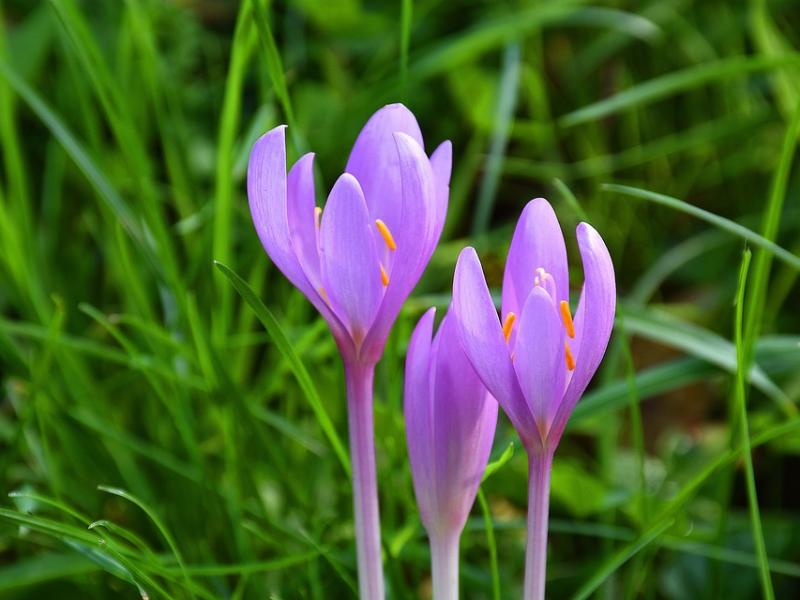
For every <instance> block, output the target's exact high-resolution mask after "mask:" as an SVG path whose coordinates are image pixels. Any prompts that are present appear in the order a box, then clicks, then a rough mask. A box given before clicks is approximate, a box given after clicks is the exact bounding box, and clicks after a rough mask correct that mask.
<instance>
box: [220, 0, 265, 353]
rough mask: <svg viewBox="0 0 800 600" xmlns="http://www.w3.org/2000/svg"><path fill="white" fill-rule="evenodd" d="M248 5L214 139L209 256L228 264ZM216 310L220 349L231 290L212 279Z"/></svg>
mask: <svg viewBox="0 0 800 600" xmlns="http://www.w3.org/2000/svg"><path fill="white" fill-rule="evenodd" d="M251 20H252V11H251V2H242V3H241V5H240V7H239V14H238V16H237V18H236V28H235V29H234V32H233V42H232V47H231V58H230V62H229V64H228V71H227V76H226V78H225V95H224V98H223V101H222V110H221V111H220V118H219V134H218V136H217V161H216V173H215V175H216V177H215V180H214V229H213V231H214V233H213V239H212V243H211V252H212V256H214V257H215V258H216V259H217V260H220V261H222V262H230V258H231V251H232V250H231V248H232V242H231V239H232V238H231V234H232V232H233V227H232V224H233V208H234V207H233V166H234V156H233V148H234V144H235V142H236V133H237V131H238V128H239V119H240V116H241V110H242V92H243V88H244V80H245V75H246V72H247V65H248V63H249V62H250V58H251V57H252V54H253V49H254V47H255V36H254V35H253V28H252V22H251ZM214 281H215V283H216V290H215V292H216V297H217V302H216V308H215V310H214V318H213V323H212V330H213V337H212V339H213V340H214V342H215V344H216V345H219V346H221V345H222V344H223V342H224V340H225V336H226V335H227V333H228V329H229V328H230V322H231V314H232V310H233V308H232V301H233V299H232V296H231V288H230V286H229V285H228V284H227V283H226V282H225V280H224V279H223V278H222V277H221V276H220V275H216V277H215V279H214Z"/></svg>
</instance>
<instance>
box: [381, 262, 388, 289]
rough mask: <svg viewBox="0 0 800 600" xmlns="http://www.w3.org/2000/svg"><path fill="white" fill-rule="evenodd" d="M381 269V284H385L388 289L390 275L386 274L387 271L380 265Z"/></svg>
mask: <svg viewBox="0 0 800 600" xmlns="http://www.w3.org/2000/svg"><path fill="white" fill-rule="evenodd" d="M380 267H381V283H382V284H383V287H386V286H387V285H389V275H388V274H387V273H386V269H384V268H383V265H380Z"/></svg>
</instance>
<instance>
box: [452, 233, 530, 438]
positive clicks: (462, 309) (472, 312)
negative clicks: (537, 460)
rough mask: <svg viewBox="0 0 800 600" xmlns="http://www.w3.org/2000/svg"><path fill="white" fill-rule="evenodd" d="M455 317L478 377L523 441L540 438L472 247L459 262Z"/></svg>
mask: <svg viewBox="0 0 800 600" xmlns="http://www.w3.org/2000/svg"><path fill="white" fill-rule="evenodd" d="M453 314H454V315H455V317H456V324H457V330H458V337H459V340H460V341H461V347H462V348H463V349H464V353H465V354H466V355H467V358H469V361H470V363H471V364H472V368H473V369H475V372H476V373H477V374H478V377H480V378H481V381H483V384H484V385H485V386H486V388H487V389H488V390H489V393H491V394H492V395H493V396H494V397H495V398H497V401H498V402H499V403H500V406H502V407H503V410H504V411H505V412H506V414H507V415H508V418H509V419H511V422H512V423H513V425H514V428H515V429H516V430H517V431H518V432H519V434H520V436H521V437H522V438H523V441H526V443H527V441H532V439H533V438H532V436H535V437H536V438H537V439H538V430H537V429H536V424H535V422H534V420H533V415H532V414H531V411H530V408H529V407H528V405H527V403H526V402H525V398H524V396H523V395H522V391H521V390H520V387H519V384H518V383H517V375H516V373H515V371H514V365H513V364H512V363H511V355H510V352H509V349H508V346H507V345H506V342H505V339H504V338H503V331H502V328H501V327H500V321H499V320H498V318H497V311H496V310H495V307H494V303H493V302H492V297H491V296H490V295H489V288H488V287H486V280H485V279H484V277H483V270H482V269H481V263H480V261H479V260H478V255H477V254H476V253H475V249H474V248H471V247H467V248H464V249H463V250H462V251H461V254H460V255H459V257H458V262H457V263H456V272H455V277H454V280H453Z"/></svg>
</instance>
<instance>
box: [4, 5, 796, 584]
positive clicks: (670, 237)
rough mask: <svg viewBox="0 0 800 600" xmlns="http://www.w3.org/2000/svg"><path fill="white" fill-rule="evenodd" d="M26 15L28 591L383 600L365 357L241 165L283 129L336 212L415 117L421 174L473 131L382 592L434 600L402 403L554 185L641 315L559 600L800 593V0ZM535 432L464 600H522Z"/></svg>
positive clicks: (559, 540)
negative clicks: (323, 305) (354, 465)
mask: <svg viewBox="0 0 800 600" xmlns="http://www.w3.org/2000/svg"><path fill="white" fill-rule="evenodd" d="M0 11H1V13H0V14H2V19H0V22H2V33H0V313H1V314H2V317H0V384H1V385H2V388H0V491H2V492H3V497H5V494H6V493H9V494H10V496H9V497H8V498H6V499H4V500H2V501H0V506H2V508H0V597H2V598H14V599H22V598H81V599H86V598H136V597H138V595H141V596H142V597H149V598H153V599H155V598H192V597H194V598H312V599H317V598H320V599H321V598H348V597H354V596H355V591H354V590H355V581H356V572H355V551H354V542H353V526H352V511H351V496H350V491H349V481H348V476H347V472H346V470H345V468H344V464H345V462H346V461H345V460H343V459H342V458H343V454H342V453H341V447H342V446H343V445H345V441H346V439H347V430H346V418H345V412H344V411H345V402H344V384H343V376H342V367H341V364H340V360H339V357H338V355H337V352H336V349H335V346H334V344H333V341H332V339H331V337H330V335H329V333H328V331H327V329H326V327H325V325H324V323H323V322H322V321H321V319H319V318H318V316H317V315H316V314H315V312H314V311H313V309H312V308H311V307H310V306H309V305H308V303H307V302H306V301H305V299H304V298H303V297H302V296H301V295H300V294H299V293H298V292H297V291H296V290H294V289H293V288H292V287H291V285H289V284H288V283H287V282H286V281H285V279H284V278H283V277H282V276H281V274H280V273H279V272H277V270H276V269H275V268H274V267H273V265H272V264H271V263H270V261H269V259H268V258H267V257H266V255H265V254H264V253H263V251H262V249H261V247H260V245H259V243H258V239H257V237H256V235H255V232H254V230H253V227H252V224H251V222H250V219H249V213H248V208H247V202H246V197H245V192H244V187H245V186H244V176H245V169H246V160H247V155H248V152H249V148H250V146H251V144H252V142H253V141H254V140H255V138H256V137H257V136H258V135H259V134H260V133H262V132H264V131H265V130H267V129H269V128H271V127H273V126H275V125H276V124H279V123H288V124H289V126H290V130H289V131H290V133H289V138H288V139H289V140H290V148H289V154H290V158H291V159H292V160H294V159H295V158H296V157H297V156H299V154H300V153H302V152H306V151H308V150H314V151H316V152H317V165H318V187H317V190H318V192H317V193H318V202H322V199H323V198H324V193H325V191H327V190H328V189H330V185H331V184H332V182H333V181H334V180H335V177H336V176H337V174H338V173H340V172H341V171H342V169H343V168H344V164H345V162H346V159H347V154H348V152H349V148H350V146H351V144H352V142H353V141H354V139H355V136H356V134H357V133H358V130H359V129H360V127H361V126H362V124H363V123H364V122H365V121H366V119H367V118H368V117H369V115H370V114H372V112H374V111H375V110H376V109H378V108H379V107H380V106H382V105H383V104H386V103H389V102H396V101H402V102H405V103H406V104H407V105H408V106H409V107H410V108H411V109H412V110H413V111H414V112H415V113H416V115H417V117H418V119H419V121H420V124H421V126H422V130H423V132H424V135H425V138H426V143H427V149H428V151H430V150H432V149H433V148H434V147H435V145H436V144H438V143H439V142H440V141H442V140H443V139H447V138H449V139H452V140H453V144H454V172H453V181H452V194H451V199H450V211H449V215H448V220H447V224H446V229H445V233H444V235H443V240H442V243H441V244H440V247H439V249H438V250H437V252H436V254H435V255H434V258H433V260H432V262H431V264H430V266H429V268H428V270H427V273H426V276H425V278H424V279H423V281H422V282H421V283H420V285H419V286H418V288H417V290H416V291H415V293H414V295H413V296H412V297H411V299H410V300H409V301H408V303H407V304H406V307H405V309H404V312H403V313H402V315H401V317H400V319H399V320H398V323H397V325H396V327H395V329H394V333H393V335H392V338H391V339H390V342H389V344H388V346H387V351H386V355H385V357H384V360H383V361H382V362H381V363H380V365H379V367H378V372H377V375H376V381H377V385H376V429H377V438H378V444H377V445H378V470H379V479H380V489H381V510H382V518H383V542H384V549H385V567H386V575H387V587H388V589H389V590H390V594H391V598H396V599H400V598H409V599H410V598H419V597H421V598H425V597H429V595H430V582H429V575H428V573H429V567H428V560H429V557H428V549H427V541H426V538H425V535H424V531H423V529H422V527H421V525H420V523H419V519H418V516H417V513H416V506H415V502H414V498H413V493H412V488H411V479H410V472H409V469H408V463H407V459H406V449H405V437H404V429H403V419H402V411H401V408H402V365H403V359H404V354H405V347H406V344H407V340H408V337H409V334H410V331H411V328H412V327H413V325H414V323H415V321H416V319H417V318H418V317H419V315H420V314H421V312H422V311H423V310H424V309H425V308H426V307H428V306H429V305H431V304H435V305H437V306H440V307H445V306H446V305H447V302H448V300H449V292H450V286H451V278H452V269H453V265H454V261H455V257H456V255H457V253H458V251H459V250H460V248H461V247H463V246H464V245H466V244H473V245H475V246H476V248H477V249H478V252H479V254H480V255H481V258H482V260H483V262H484V266H485V268H486V271H487V276H488V279H489V282H490V285H493V286H495V287H499V284H500V282H501V277H502V265H503V261H504V258H505V253H506V249H507V244H508V241H509V238H510V233H511V231H512V227H513V224H514V221H515V219H516V216H517V215H518V213H519V211H520V209H521V208H522V206H524V204H525V202H526V201H527V200H528V199H530V198H532V197H536V196H545V197H547V198H548V199H549V200H550V201H551V202H552V203H553V204H554V206H555V208H556V211H557V213H558V215H559V217H560V219H561V222H562V224H563V227H564V230H565V233H566V235H567V240H568V247H569V253H570V257H571V260H572V261H573V269H574V270H573V282H578V281H580V278H581V272H580V262H579V260H578V257H577V252H576V248H575V243H574V236H573V235H572V232H574V226H575V224H576V223H577V222H578V221H579V220H584V219H585V220H588V221H590V222H591V223H592V224H594V225H595V227H596V228H597V229H598V230H599V231H601V232H602V234H603V236H604V237H605V239H606V240H607V243H608V245H609V248H610V250H611V253H612V256H613V258H614V261H615V265H616V269H617V276H618V288H619V292H620V301H619V311H618V312H619V315H618V317H619V318H618V321H617V328H616V332H615V334H614V336H613V338H612V345H611V348H610V350H609V353H608V355H607V358H606V360H605V362H604V365H603V367H601V371H600V372H599V373H598V375H597V376H596V378H595V382H594V384H593V386H592V387H591V388H590V391H589V393H588V394H587V395H586V397H585V398H584V399H583V401H582V402H581V403H580V404H579V406H578V408H577V410H576V411H575V414H574V417H573V419H572V421H571V425H570V427H571V428H570V432H569V433H568V434H567V436H566V437H565V439H564V441H563V442H562V444H561V447H560V448H559V450H558V453H557V458H556V464H555V472H554V476H553V489H552V495H553V498H552V511H551V534H550V553H549V557H548V595H549V596H550V597H553V598H562V597H563V598H568V597H577V598H585V597H589V596H594V597H597V598H670V599H672V598H675V599H677V598H681V599H685V598H719V597H725V598H728V599H736V598H753V597H760V596H765V597H769V596H770V594H771V590H774V594H775V595H776V596H777V597H780V598H791V597H797V596H798V595H800V558H799V557H800V484H799V483H798V472H800V456H799V454H800V417H798V411H797V407H796V403H797V400H798V397H800V336H798V327H800V315H798V310H797V307H798V306H800V294H799V293H798V287H797V285H796V281H797V274H798V268H799V267H800V258H798V254H800V242H798V239H800V237H798V232H799V231H800V205H799V204H798V180H797V177H796V175H794V174H793V171H792V162H793V157H794V154H795V145H796V142H797V137H798V115H799V114H800V113H798V107H800V54H798V53H797V51H796V48H797V47H798V44H800V7H798V6H797V3H796V2H792V1H790V0H775V1H770V2H766V1H764V0H753V1H749V2H745V1H741V2H727V1H725V0H703V1H700V0H694V1H692V0H652V1H635V0H629V1H624V0H620V1H613V0H609V1H607V2H596V3H590V2H580V1H563V2H545V1H539V2H535V1H534V2H527V3H524V2H513V1H502V2H500V1H491V0H480V1H479V0H468V1H457V2H443V1H440V0H422V1H414V0H402V1H400V2H380V1H378V0H374V1H364V2H361V1H359V0H297V1H294V2H288V3H284V2H275V3H272V4H268V3H267V2H264V1H262V0H253V1H250V0H247V1H244V2H241V3H237V2H224V1H221V0H219V1H215V0H173V1H167V0H125V1H122V0H106V1H100V0H86V1H79V0H52V1H50V2H28V1H24V0H2V1H1V2H0ZM608 184H612V187H608ZM621 185H624V186H628V187H625V188H622V187H618V186H621ZM613 186H617V187H613ZM653 193H659V194H665V195H667V196H669V197H671V198H672V199H669V198H667V199H666V200H665V199H664V198H663V197H661V196H656V195H653ZM665 204H666V205H665ZM696 209H702V210H704V211H709V212H708V213H698V212H697V211H696ZM692 211H695V212H694V213H693V212H692ZM715 215H716V217H715ZM716 218H721V219H722V220H717V221H715V219H716ZM770 244H778V245H779V246H781V248H778V249H777V250H776V248H775V247H774V245H772V246H771V245H770ZM745 246H748V247H749V248H751V249H752V250H753V259H752V262H751V263H750V268H749V272H748V274H747V277H746V278H745V279H743V280H742V286H740V288H737V283H738V282H739V271H740V268H739V266H740V263H741V262H742V256H743V254H742V253H743V250H744V248H745ZM214 260H217V261H220V262H221V263H224V264H225V265H227V266H228V267H229V268H230V269H232V270H233V271H234V272H235V273H238V276H239V277H241V278H242V280H243V281H244V282H246V283H240V284H239V286H240V290H239V291H237V289H236V288H235V287H234V286H233V285H232V284H231V281H230V280H229V278H228V277H226V276H225V274H224V273H222V272H221V271H220V270H219V269H217V268H215V267H214ZM234 279H235V278H234ZM247 286H249V288H251V289H252V290H253V291H254V292H255V295H254V296H252V297H251V298H250V301H251V302H250V303H248V302H246V301H245V300H243V298H242V294H241V293H240V292H243V293H244V295H245V296H247V295H248V288H247ZM737 289H740V291H742V292H743V294H744V299H745V302H744V306H743V307H742V305H741V304H739V305H737V306H739V308H741V309H742V315H743V316H742V321H743V324H742V326H741V327H740V328H737V327H736V326H735V316H736V310H735V306H734V298H735V297H736V295H737ZM577 291H578V288H577V286H576V287H575V288H574V289H573V293H574V294H576V293H577ZM256 297H257V298H260V299H261V300H262V301H263V303H264V306H263V307H262V306H259V305H258V301H257V300H254V298H256ZM253 306H255V307H256V309H257V310H254V308H253ZM265 326H266V327H265ZM737 330H740V331H741V335H740V336H739V339H738V340H737V336H736V335H735V332H736V331H737ZM287 341H288V343H286V342H287ZM753 359H754V361H755V362H754V363H753V367H752V369H750V370H748V367H747V365H749V364H750V363H751V360H753ZM747 374H749V377H745V375H747ZM745 379H747V380H748V381H746V382H745V381H744V380H745ZM737 380H738V381H741V382H742V385H741V386H739V387H738V388H737V385H736V382H737ZM744 400H746V410H747V416H748V420H747V421H744V419H743V416H742V415H743V411H744V402H743V401H744ZM743 422H747V423H749V427H748V428H746V429H745V428H743V427H742V423H743ZM515 440H516V437H515V434H514V432H513V430H512V429H511V428H510V426H509V425H508V423H507V421H505V419H503V420H502V421H501V425H500V427H499V428H498V435H497V439H496V443H495V452H494V455H493V457H494V459H495V460H499V465H500V468H499V469H498V470H497V471H496V472H495V473H494V474H493V475H492V476H491V477H490V478H489V479H488V480H487V481H486V482H485V483H484V485H483V486H482V491H481V498H480V503H477V504H476V506H475V509H474V510H473V514H472V517H471V519H470V521H469V524H468V526H467V529H466V531H465V533H464V536H463V538H462V562H461V581H462V587H463V592H462V596H463V597H464V598H478V599H483V598H486V599H488V598H515V597H519V594H520V593H521V584H522V572H523V552H524V515H525V502H526V497H525V495H526V484H525V477H526V462H525V456H524V452H521V451H519V448H518V444H517V442H516V441H515ZM512 443H513V444H517V447H516V449H515V451H509V450H508V448H509V445H510V444H512ZM337 445H338V448H339V451H338V452H337V450H336V449H337ZM748 446H752V461H749V460H747V457H748V456H750V453H748V452H747V451H746V449H747V447H748ZM743 448H744V449H745V451H743ZM504 451H505V454H504ZM512 452H513V453H512ZM756 496H757V497H756Z"/></svg>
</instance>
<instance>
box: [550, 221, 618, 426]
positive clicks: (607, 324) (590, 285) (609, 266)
mask: <svg viewBox="0 0 800 600" xmlns="http://www.w3.org/2000/svg"><path fill="white" fill-rule="evenodd" d="M577 237H578V247H579V248H580V252H581V260H582V261H583V276H584V283H583V293H582V294H581V301H580V304H579V305H578V310H577V311H576V313H575V339H574V340H573V342H572V344H571V346H572V351H573V356H574V357H575V370H574V371H573V372H572V378H571V380H570V382H569V385H568V386H567V390H566V392H565V394H564V398H563V399H562V401H561V404H560V405H559V407H558V411H557V413H556V417H555V419H554V423H553V430H554V433H555V435H557V436H558V437H560V435H561V433H562V432H563V431H564V427H566V424H567V419H569V415H570V414H571V413H572V410H573V409H574V408H575V404H577V402H578V400H579V399H580V397H581V396H582V395H583V392H584V391H586V387H587V386H588V385H589V382H590V381H591V379H592V377H593V376H594V373H595V371H597V367H598V366H600V361H601V360H602V359H603V354H605V351H606V347H607V346H608V340H609V338H610V337H611V330H612V329H613V327H614V312H615V310H616V304H617V290H616V284H615V282H614V265H613V263H612V262H611V256H610V255H609V253H608V248H606V245H605V242H603V238H601V237H600V234H599V233H597V231H596V230H595V229H594V228H593V227H592V226H591V225H588V224H587V223H581V224H579V225H578V229H577ZM558 437H556V438H555V439H556V441H557V440H558Z"/></svg>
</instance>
